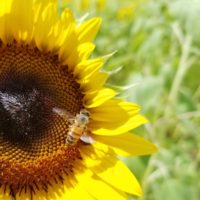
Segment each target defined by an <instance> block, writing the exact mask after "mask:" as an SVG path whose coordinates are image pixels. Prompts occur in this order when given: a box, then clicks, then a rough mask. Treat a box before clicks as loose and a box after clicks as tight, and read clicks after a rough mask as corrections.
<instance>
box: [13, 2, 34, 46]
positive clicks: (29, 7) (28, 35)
mask: <svg viewBox="0 0 200 200" xmlns="http://www.w3.org/2000/svg"><path fill="white" fill-rule="evenodd" d="M19 5H20V6H19ZM10 13H11V14H10V20H11V22H12V26H11V31H12V33H13V35H14V37H15V39H16V40H18V41H19V40H22V41H26V42H27V43H28V42H30V41H31V39H32V34H33V20H34V15H33V1H32V0H28V1H27V0H15V1H13V3H12V7H11V12H10Z"/></svg>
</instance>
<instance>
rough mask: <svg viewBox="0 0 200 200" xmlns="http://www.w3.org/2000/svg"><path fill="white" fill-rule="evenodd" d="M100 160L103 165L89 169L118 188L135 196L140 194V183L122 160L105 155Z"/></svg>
mask: <svg viewBox="0 0 200 200" xmlns="http://www.w3.org/2000/svg"><path fill="white" fill-rule="evenodd" d="M102 162H103V163H104V165H99V166H96V167H94V168H92V169H91V170H92V171H93V172H94V173H95V174H97V176H99V177H100V178H102V179H103V180H104V181H106V182H107V183H109V184H110V185H112V186H114V187H115V188H117V189H119V190H122V191H124V192H127V193H130V194H134V195H137V196H141V195H142V190H141V187H140V184H139V183H138V181H137V179H136V178H135V176H134V175H133V174H132V172H131V171H130V170H129V169H128V168H127V167H126V165H125V164H124V163H123V162H122V161H120V160H119V159H117V158H115V157H112V156H110V155H107V156H105V157H104V159H103V160H102Z"/></svg>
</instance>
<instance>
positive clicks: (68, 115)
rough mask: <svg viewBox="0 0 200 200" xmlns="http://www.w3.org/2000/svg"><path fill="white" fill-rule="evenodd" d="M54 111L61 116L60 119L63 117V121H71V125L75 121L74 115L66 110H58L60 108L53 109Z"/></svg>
mask: <svg viewBox="0 0 200 200" xmlns="http://www.w3.org/2000/svg"><path fill="white" fill-rule="evenodd" d="M52 111H53V112H54V113H55V114H57V115H59V116H60V117H62V118H63V119H65V120H67V121H69V122H70V123H71V122H72V121H73V119H74V115H72V114H71V113H70V112H69V111H67V110H66V109H63V108H58V107H53V108H52Z"/></svg>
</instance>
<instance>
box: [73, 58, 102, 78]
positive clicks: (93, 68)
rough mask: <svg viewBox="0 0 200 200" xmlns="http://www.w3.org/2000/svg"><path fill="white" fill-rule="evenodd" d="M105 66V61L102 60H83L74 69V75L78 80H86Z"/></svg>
mask: <svg viewBox="0 0 200 200" xmlns="http://www.w3.org/2000/svg"><path fill="white" fill-rule="evenodd" d="M102 65H103V60H102V59H101V58H96V59H91V60H83V61H81V62H80V63H79V64H78V65H77V66H76V67H75V68H74V72H73V73H74V75H75V76H76V77H77V78H78V79H80V80H81V79H84V78H86V77H87V79H89V78H90V77H91V76H92V75H93V74H94V73H96V72H97V71H99V69H100V68H101V67H102Z"/></svg>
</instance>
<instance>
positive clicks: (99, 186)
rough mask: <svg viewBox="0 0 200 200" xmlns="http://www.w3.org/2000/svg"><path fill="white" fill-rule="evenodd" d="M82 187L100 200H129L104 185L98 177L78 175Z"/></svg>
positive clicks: (122, 194) (84, 174)
mask: <svg viewBox="0 0 200 200" xmlns="http://www.w3.org/2000/svg"><path fill="white" fill-rule="evenodd" d="M76 177H77V180H78V182H79V184H80V186H81V187H82V188H83V189H85V190H86V191H87V192H88V193H90V194H91V195H92V196H93V197H94V199H98V200H102V199H103V200H111V199H117V200H127V196H126V195H125V194H124V193H122V192H119V191H116V190H115V189H114V188H113V187H111V186H109V185H108V184H106V183H104V182H103V181H102V180H101V179H99V178H98V177H97V176H95V175H93V176H92V177H91V176H87V175H86V173H85V172H84V173H80V174H76Z"/></svg>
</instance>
